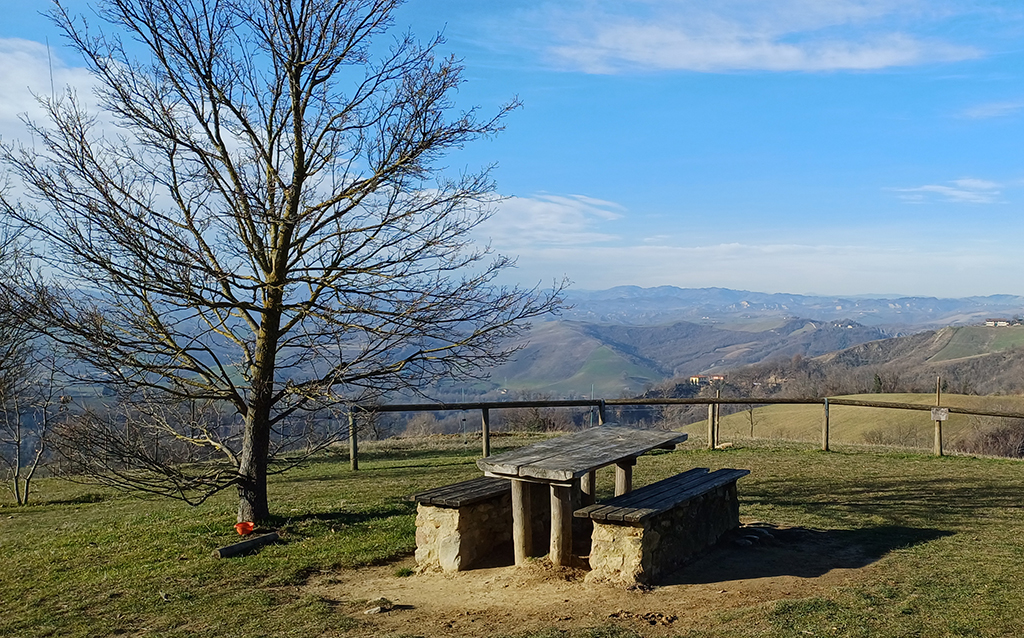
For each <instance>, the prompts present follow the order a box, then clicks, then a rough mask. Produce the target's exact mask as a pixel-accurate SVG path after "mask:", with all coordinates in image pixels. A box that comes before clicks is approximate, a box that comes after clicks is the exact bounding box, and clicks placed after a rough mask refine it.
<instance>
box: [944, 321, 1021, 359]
mask: <svg viewBox="0 0 1024 638" xmlns="http://www.w3.org/2000/svg"><path fill="white" fill-rule="evenodd" d="M951 330H953V331H954V332H953V335H952V337H951V338H950V340H949V342H948V343H947V344H946V346H945V347H944V348H942V349H941V350H939V352H938V353H936V354H935V355H934V356H932V357H931V358H930V359H928V361H929V362H933V363H934V362H939V361H950V360H953V359H963V358H966V357H976V356H979V355H984V354H992V353H994V352H1003V351H1004V350H1009V349H1010V348H1017V347H1020V346H1024V326H1006V327H1001V328H991V327H986V326H963V327H959V328H951Z"/></svg>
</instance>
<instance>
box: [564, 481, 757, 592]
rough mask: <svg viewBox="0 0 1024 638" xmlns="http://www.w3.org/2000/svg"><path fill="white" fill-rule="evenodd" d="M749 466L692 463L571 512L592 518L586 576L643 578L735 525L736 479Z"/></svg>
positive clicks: (666, 569) (675, 564)
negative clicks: (688, 467) (714, 467)
mask: <svg viewBox="0 0 1024 638" xmlns="http://www.w3.org/2000/svg"><path fill="white" fill-rule="evenodd" d="M749 473H750V471H749V470H734V469H722V470H717V471H715V472H709V471H708V469H707V468H695V469H692V470H689V471H687V472H683V473H681V474H677V475H676V476H672V477H670V478H667V479H664V480H662V481H658V482H656V483H652V484H650V485H647V486H645V487H642V488H640V489H637V490H634V491H632V492H630V493H628V494H624V495H622V496H617V497H615V498H613V499H611V500H608V501H606V502H604V503H596V504H594V505H589V506H587V507H584V508H581V509H578V510H576V511H575V512H574V513H573V515H574V516H576V517H579V518H587V519H590V520H591V521H593V522H594V531H593V534H592V540H591V550H590V567H591V571H590V573H589V574H588V575H587V580H590V581H593V580H606V581H612V582H619V583H623V584H636V583H642V584H648V583H651V582H653V581H654V580H657V579H658V578H659V577H661V576H663V575H665V574H669V573H671V572H673V571H675V570H676V569H678V568H679V567H681V566H682V565H683V564H685V563H686V562H688V561H690V560H692V559H693V558H694V557H696V556H697V555H698V554H700V553H701V552H703V551H705V550H706V549H707V548H709V547H710V546H711V545H713V544H714V543H716V542H717V541H718V539H719V538H721V536H722V535H723V534H724V533H726V532H728V531H729V530H731V529H735V528H736V527H739V498H738V497H737V494H736V481H737V480H738V479H740V478H742V477H744V476H746V475H747V474H749Z"/></svg>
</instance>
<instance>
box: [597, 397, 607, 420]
mask: <svg viewBox="0 0 1024 638" xmlns="http://www.w3.org/2000/svg"><path fill="white" fill-rule="evenodd" d="M604 422H605V419H604V399H601V402H600V403H598V404H597V424H598V425H604Z"/></svg>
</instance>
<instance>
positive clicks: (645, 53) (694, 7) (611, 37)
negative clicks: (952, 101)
mask: <svg viewBox="0 0 1024 638" xmlns="http://www.w3.org/2000/svg"><path fill="white" fill-rule="evenodd" d="M943 4H944V3H937V4H935V5H934V6H932V5H931V4H930V3H924V2H920V1H917V0H889V1H882V0H833V1H832V2H822V1H821V0H775V1H773V2H763V1H762V0H720V1H717V2H714V3H706V2H697V1H695V0H620V1H617V2H611V1H610V0H598V1H591V2H583V3H572V4H570V5H569V6H568V7H565V6H564V5H563V6H562V7H560V8H559V9H553V10H549V11H548V12H547V13H545V14H543V18H541V19H543V20H544V21H545V23H546V25H547V27H548V29H549V31H550V32H551V38H552V41H553V44H551V45H550V47H549V49H548V50H549V53H550V54H551V55H552V56H553V57H554V59H555V60H556V62H557V63H558V64H561V65H563V66H567V67H569V68H572V69H577V70H581V71H585V72H588V73H617V72H624V71H629V70H633V69H645V70H689V71H703V72H714V71H731V70H767V71H829V70H865V69H881V68H886V67H892V66H907V65H916V64H925V63H931V62H943V61H950V60H962V59H968V58H974V57H978V56H979V55H980V54H981V53H980V51H979V50H978V49H977V48H975V47H971V46H963V45H958V44H954V43H951V42H946V41H943V40H938V39H934V38H930V37H928V36H926V35H915V33H914V31H915V30H917V29H919V28H920V25H919V24H918V21H923V22H926V23H927V22H931V21H936V20H942V19H943V18H945V17H947V15H946V14H947V12H946V11H943V10H942V5H943Z"/></svg>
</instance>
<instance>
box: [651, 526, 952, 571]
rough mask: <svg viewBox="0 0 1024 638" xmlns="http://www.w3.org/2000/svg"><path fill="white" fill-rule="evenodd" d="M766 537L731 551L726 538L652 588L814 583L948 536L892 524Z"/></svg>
mask: <svg viewBox="0 0 1024 638" xmlns="http://www.w3.org/2000/svg"><path fill="white" fill-rule="evenodd" d="M770 532H771V534H772V535H773V536H774V539H773V540H769V541H762V542H761V543H759V544H757V545H756V546H753V547H737V546H736V545H735V544H734V543H733V542H732V541H733V539H734V538H735V536H733V537H729V538H727V539H725V540H724V541H723V542H722V543H720V544H719V545H718V546H717V547H716V548H715V549H713V550H712V551H711V552H709V553H708V554H706V555H704V556H702V557H701V558H699V559H697V560H696V561H694V562H692V563H690V564H689V565H687V566H685V567H683V568H682V569H680V570H679V571H677V572H675V573H674V574H671V575H670V576H668V577H666V578H665V579H664V582H660V583H658V584H660V585H696V584H707V583H719V582H725V581H730V580H747V579H752V578H771V577H778V576H795V577H797V578H816V577H818V576H822V575H824V574H826V573H828V572H830V571H832V570H833V569H858V568H861V567H866V566H867V565H870V564H871V563H874V562H875V561H877V560H879V559H880V558H882V557H883V556H885V555H886V554H888V553H889V552H891V551H894V550H897V549H902V548H906V547H912V546H914V545H919V544H922V543H927V542H929V541H933V540H935V539H938V538H942V537H945V536H950V535H952V534H953V532H950V531H945V530H939V529H930V528H914V527H901V526H895V525H886V526H881V527H866V528H862V529H849V530H848V529H833V530H811V529H805V528H801V527H796V528H786V529H771V530H770ZM739 533H740V534H742V530H740V532H739Z"/></svg>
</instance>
